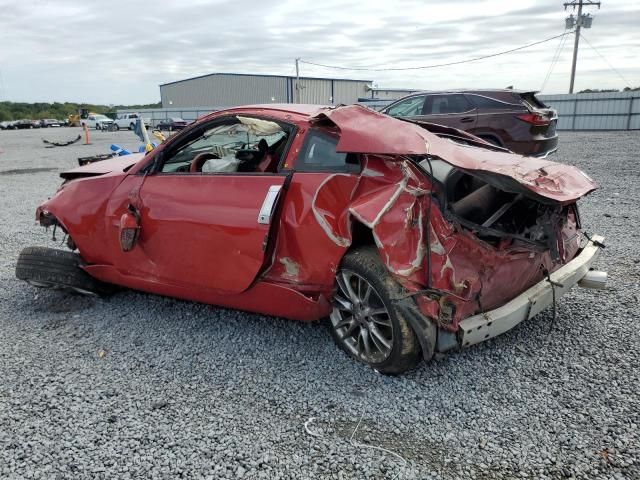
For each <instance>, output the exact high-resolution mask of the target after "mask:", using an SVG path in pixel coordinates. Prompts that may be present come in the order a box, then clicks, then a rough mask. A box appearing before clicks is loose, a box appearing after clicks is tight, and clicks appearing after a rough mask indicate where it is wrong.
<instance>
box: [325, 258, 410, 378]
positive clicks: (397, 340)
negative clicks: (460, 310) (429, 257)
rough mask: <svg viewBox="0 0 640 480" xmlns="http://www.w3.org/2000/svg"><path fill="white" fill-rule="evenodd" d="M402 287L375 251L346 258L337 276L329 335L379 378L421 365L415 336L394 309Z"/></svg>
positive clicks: (406, 322) (405, 321)
mask: <svg viewBox="0 0 640 480" xmlns="http://www.w3.org/2000/svg"><path fill="white" fill-rule="evenodd" d="M402 294H403V289H402V287H401V286H400V285H399V284H398V283H397V282H396V281H395V280H394V279H393V278H392V277H391V275H390V274H389V272H388V270H387V268H386V267H385V266H384V265H383V264H382V262H381V261H380V257H379V256H378V252H377V250H376V249H375V248H374V247H365V248H360V249H356V250H353V251H351V252H349V253H347V254H346V255H345V257H344V259H343V260H342V264H341V265H340V268H339V270H338V272H337V274H336V292H335V295H334V308H333V312H332V313H331V316H330V317H329V325H330V329H331V333H332V335H333V337H334V339H335V341H336V343H338V345H339V346H340V347H341V348H342V349H343V350H345V351H346V352H347V353H348V354H349V355H350V356H351V357H353V358H355V359H356V360H358V361H360V362H363V363H366V364H367V365H369V366H370V367H371V368H373V369H375V370H377V371H378V372H380V373H384V374H389V375H397V374H401V373H404V372H406V371H407V370H410V369H412V368H414V367H415V366H416V365H418V363H420V360H421V350H420V343H419V341H418V338H417V337H416V334H415V332H414V331H413V329H412V328H411V326H410V325H409V323H408V321H407V320H406V319H405V318H404V317H403V315H402V313H401V312H400V311H399V310H398V309H397V308H396V306H395V304H394V300H397V299H399V298H401V296H402Z"/></svg>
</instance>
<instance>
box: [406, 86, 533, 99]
mask: <svg viewBox="0 0 640 480" xmlns="http://www.w3.org/2000/svg"><path fill="white" fill-rule="evenodd" d="M490 92H512V93H538V91H537V90H519V89H515V88H453V89H449V90H420V91H417V92H413V93H411V94H410V95H407V97H409V96H413V95H419V94H424V93H490Z"/></svg>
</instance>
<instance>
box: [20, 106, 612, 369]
mask: <svg viewBox="0 0 640 480" xmlns="http://www.w3.org/2000/svg"><path fill="white" fill-rule="evenodd" d="M61 177H62V178H63V179H64V183H63V184H62V186H61V187H60V189H59V190H58V192H57V193H56V194H55V195H54V196H53V197H52V198H51V199H49V200H47V201H46V202H44V203H43V204H42V205H41V206H40V207H39V208H38V209H37V213H36V216H37V219H38V221H39V222H40V223H41V224H42V225H43V226H45V227H54V228H58V229H61V230H62V231H64V233H65V234H67V236H68V237H67V245H68V247H69V248H70V251H61V250H53V249H48V248H42V247H29V248H25V249H24V250H23V252H22V253H21V255H20V258H19V259H18V264H17V268H16V275H17V277H18V278H20V279H23V280H26V281H27V282H29V283H31V284H33V285H36V286H40V287H54V288H65V289H72V290H76V291H80V292H84V293H88V292H92V293H104V292H107V291H109V290H112V289H113V287H114V285H117V286H122V287H128V288H133V289H136V290H142V291H146V292H151V293H155V294H160V295H167V296H171V297H177V298H182V299H188V300H194V301H198V302H204V303H209V304H214V305H223V306H226V307H231V308H238V309H242V310H248V311H252V312H260V313H264V314H268V315H277V316H281V317H286V318H291V319H296V320H303V321H312V320H318V319H322V318H325V317H328V319H329V321H328V323H329V325H330V328H331V331H332V333H333V335H334V337H335V339H336V341H337V343H338V344H339V345H340V346H341V347H342V348H343V349H344V350H345V351H346V352H348V353H349V354H350V355H351V356H353V357H354V358H355V359H357V360H360V361H362V362H364V363H366V364H368V365H370V366H371V367H373V368H375V369H376V370H378V371H380V372H383V373H389V374H397V373H401V372H404V371H406V370H407V369H409V368H412V367H414V366H415V365H416V364H418V363H419V362H420V360H421V359H422V358H424V359H425V360H429V359H430V358H431V357H432V356H433V354H434V352H444V351H447V350H450V349H452V348H455V347H466V346H469V345H473V344H476V343H478V342H481V341H483V340H486V339H488V338H491V337H494V336H496V335H499V334H500V333H503V332H505V331H506V330H509V329H510V328H512V327H514V326H515V325H517V324H518V323H520V322H522V321H524V320H527V319H530V318H531V317H533V316H534V315H536V314H537V313H538V312H540V311H541V310H542V309H544V308H545V307H547V306H549V305H551V304H552V303H554V302H555V301H556V298H557V297H559V296H560V295H561V294H563V293H565V292H566V291H568V290H569V289H570V288H571V287H573V286H574V285H575V284H577V283H580V284H581V285H583V286H587V287H602V286H604V283H605V281H606V274H605V273H604V272H595V271H593V270H592V269H591V265H592V263H593V262H594V260H595V259H596V257H597V254H598V252H599V249H600V248H601V247H602V246H603V245H602V243H603V241H604V239H603V238H602V237H598V236H592V237H589V236H588V235H586V234H582V233H581V231H580V217H579V215H578V209H577V206H576V202H577V200H578V199H579V198H581V197H583V196H584V195H586V194H588V193H589V192H591V191H592V190H594V189H595V188H596V185H595V183H594V182H593V181H592V180H591V179H590V178H589V177H588V176H587V175H586V174H585V173H584V172H582V171H581V170H579V169H578V168H576V167H573V166H568V165H560V164H557V163H554V162H551V161H548V160H542V159H534V158H527V157H522V156H519V155H515V154H513V153H511V152H509V151H507V150H505V149H502V148H500V147H496V146H494V145H491V144H489V143H487V142H485V141H483V140H481V139H479V138H477V137H474V136H472V135H470V134H467V133H465V132H462V131H459V130H456V129H453V128H448V127H443V126H439V125H433V124H428V123H422V122H416V121H413V122H411V121H404V120H398V119H394V118H391V117H388V116H386V115H383V114H380V113H377V112H374V111H371V110H369V109H366V108H364V107H361V106H357V105H353V106H340V107H319V106H311V105H258V106H251V107H240V108H233V109H229V110H224V111H219V112H216V113H213V114H211V115H209V116H207V117H205V118H202V119H200V120H198V121H197V122H195V123H194V124H192V125H190V126H189V127H188V128H186V129H185V130H183V131H182V132H181V133H180V134H178V135H176V136H174V137H173V138H171V139H169V140H167V141H166V142H165V143H163V144H162V145H160V146H159V147H158V148H156V149H155V150H153V151H152V152H150V153H148V154H146V155H142V154H136V155H129V156H124V157H117V158H114V159H110V160H105V161H102V162H97V163H93V164H90V165H87V166H83V167H80V168H76V169H73V170H69V171H66V172H63V173H62V174H61Z"/></svg>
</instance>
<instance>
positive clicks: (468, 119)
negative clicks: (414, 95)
mask: <svg viewBox="0 0 640 480" xmlns="http://www.w3.org/2000/svg"><path fill="white" fill-rule="evenodd" d="M477 113H478V112H477V109H476V108H475V106H474V105H473V104H472V103H471V102H469V100H467V99H466V97H465V96H464V95H462V94H460V93H447V94H433V95H427V97H426V99H425V102H424V106H423V109H422V115H421V116H420V120H424V121H426V122H431V123H437V124H438V125H446V126H448V127H454V128H458V129H460V130H469V129H472V128H474V127H475V124H476V121H477Z"/></svg>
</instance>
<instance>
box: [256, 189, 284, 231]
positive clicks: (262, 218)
mask: <svg viewBox="0 0 640 480" xmlns="http://www.w3.org/2000/svg"><path fill="white" fill-rule="evenodd" d="M281 189H282V185H271V186H270V187H269V191H268V192H267V195H266V196H265V197H264V201H263V202H262V207H260V212H259V213H258V223H261V224H263V225H269V223H271V215H273V208H274V207H275V205H276V201H277V200H278V196H279V195H280V190H281Z"/></svg>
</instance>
